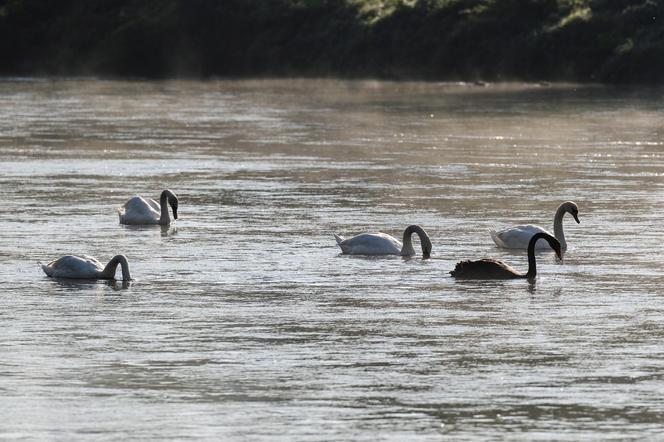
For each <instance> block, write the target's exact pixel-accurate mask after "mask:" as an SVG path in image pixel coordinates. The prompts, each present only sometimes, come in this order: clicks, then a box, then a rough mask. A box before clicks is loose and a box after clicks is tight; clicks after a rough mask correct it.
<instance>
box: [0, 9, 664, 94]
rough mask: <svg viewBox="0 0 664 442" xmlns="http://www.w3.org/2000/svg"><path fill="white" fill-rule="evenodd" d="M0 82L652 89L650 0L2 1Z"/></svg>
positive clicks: (657, 55)
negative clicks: (288, 79) (366, 82)
mask: <svg viewBox="0 0 664 442" xmlns="http://www.w3.org/2000/svg"><path fill="white" fill-rule="evenodd" d="M0 51H2V53H3V54H4V55H3V63H2V64H1V65H0V74H2V75H103V76H114V77H118V76H119V77H123V76H141V77H152V78H164V77H196V78H200V77H210V76H220V77H225V76H226V77H227V76H236V77H237V76H240V77H247V76H250V77H260V76H292V75H296V76H318V77H319V76H340V77H378V78H391V79H411V78H417V79H437V80H466V81H473V80H486V81H498V80H503V81H504V80H526V81H543V80H545V81H581V82H589V81H592V82H611V83H660V82H661V81H662V78H664V76H663V75H662V74H664V57H663V55H664V5H663V4H661V3H659V2H651V1H647V0H638V1H631V2H627V1H619V2H616V1H608V0H586V1H583V0H557V1H556V0H501V1H478V0H426V1H406V0H383V1H380V0H263V1H255V2H248V1H246V0H216V1H215V0H144V1H140V2H139V1H132V0H116V1H100V2H86V1H84V0H62V1H59V2H46V1H40V0H23V1H21V0H5V1H2V0H0Z"/></svg>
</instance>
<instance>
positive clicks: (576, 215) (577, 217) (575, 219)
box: [572, 213, 581, 224]
mask: <svg viewBox="0 0 664 442" xmlns="http://www.w3.org/2000/svg"><path fill="white" fill-rule="evenodd" d="M572 216H573V217H574V221H576V223H577V224H581V221H579V215H578V214H576V213H573V214H572Z"/></svg>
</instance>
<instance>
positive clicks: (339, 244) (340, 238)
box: [334, 234, 348, 253]
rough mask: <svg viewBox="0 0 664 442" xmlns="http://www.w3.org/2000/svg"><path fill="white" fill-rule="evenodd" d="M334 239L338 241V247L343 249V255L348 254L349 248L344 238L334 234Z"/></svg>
mask: <svg viewBox="0 0 664 442" xmlns="http://www.w3.org/2000/svg"><path fill="white" fill-rule="evenodd" d="M334 239H336V240H337V245H338V246H339V248H340V249H341V253H348V246H347V245H346V244H344V243H343V242H344V241H345V240H344V237H343V236H339V235H337V234H334Z"/></svg>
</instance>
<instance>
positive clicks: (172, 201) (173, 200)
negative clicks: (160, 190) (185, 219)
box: [168, 192, 178, 219]
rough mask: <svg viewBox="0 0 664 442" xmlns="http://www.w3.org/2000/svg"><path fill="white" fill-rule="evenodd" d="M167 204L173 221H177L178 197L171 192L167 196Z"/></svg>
mask: <svg viewBox="0 0 664 442" xmlns="http://www.w3.org/2000/svg"><path fill="white" fill-rule="evenodd" d="M168 204H169V205H170V206H171V209H173V219H178V197H177V196H175V194H174V193H172V192H171V194H170V195H168Z"/></svg>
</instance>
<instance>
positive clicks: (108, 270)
mask: <svg viewBox="0 0 664 442" xmlns="http://www.w3.org/2000/svg"><path fill="white" fill-rule="evenodd" d="M118 264H120V266H121V267H122V279H123V280H124V281H129V280H130V279H131V273H129V262H128V261H127V258H126V257H125V256H124V255H116V256H114V257H113V259H111V260H110V261H109V262H108V264H106V267H104V270H103V272H102V273H103V274H104V277H105V278H109V279H115V270H116V269H117V267H118Z"/></svg>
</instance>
